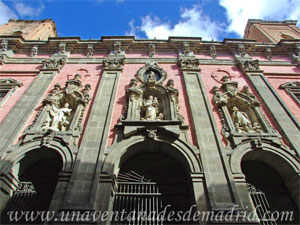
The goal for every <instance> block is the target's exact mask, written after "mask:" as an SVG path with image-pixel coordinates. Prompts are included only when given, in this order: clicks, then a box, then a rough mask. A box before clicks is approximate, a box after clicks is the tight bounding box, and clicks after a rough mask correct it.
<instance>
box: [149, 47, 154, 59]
mask: <svg viewBox="0 0 300 225" xmlns="http://www.w3.org/2000/svg"><path fill="white" fill-rule="evenodd" d="M154 55H155V44H149V57H151V58H152V57H153V56H154Z"/></svg>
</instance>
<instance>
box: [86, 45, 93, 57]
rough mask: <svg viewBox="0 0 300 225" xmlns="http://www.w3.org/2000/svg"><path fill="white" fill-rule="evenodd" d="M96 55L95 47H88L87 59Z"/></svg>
mask: <svg viewBox="0 0 300 225" xmlns="http://www.w3.org/2000/svg"><path fill="white" fill-rule="evenodd" d="M93 55H94V45H92V44H89V45H88V47H87V53H86V56H87V57H91V56H93Z"/></svg>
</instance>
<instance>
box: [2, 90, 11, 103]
mask: <svg viewBox="0 0 300 225" xmlns="http://www.w3.org/2000/svg"><path fill="white" fill-rule="evenodd" d="M8 92H9V90H0V102H1V101H2V99H4V97H5V96H6V94H7V93H8Z"/></svg>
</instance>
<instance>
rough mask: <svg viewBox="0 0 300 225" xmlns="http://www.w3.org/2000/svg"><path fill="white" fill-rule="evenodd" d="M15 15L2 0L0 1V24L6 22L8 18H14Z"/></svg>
mask: <svg viewBox="0 0 300 225" xmlns="http://www.w3.org/2000/svg"><path fill="white" fill-rule="evenodd" d="M16 18H17V15H16V14H15V13H14V12H13V11H12V10H11V9H10V8H9V7H8V6H7V5H5V4H4V3H3V2H2V1H0V25H2V24H4V23H7V22H8V20H9V19H16Z"/></svg>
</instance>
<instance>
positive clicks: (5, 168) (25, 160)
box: [0, 141, 73, 219]
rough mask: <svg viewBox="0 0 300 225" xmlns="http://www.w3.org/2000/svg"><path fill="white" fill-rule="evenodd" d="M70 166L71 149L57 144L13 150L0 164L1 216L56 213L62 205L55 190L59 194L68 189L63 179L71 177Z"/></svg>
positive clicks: (26, 146) (14, 148)
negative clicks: (53, 211)
mask: <svg viewBox="0 0 300 225" xmlns="http://www.w3.org/2000/svg"><path fill="white" fill-rule="evenodd" d="M72 165H73V155H72V153H71V149H68V147H67V146H64V145H62V144H61V143H60V142H56V141H51V144H50V143H48V144H44V145H41V142H40V141H34V142H29V143H27V144H24V145H22V146H19V145H16V146H14V147H13V148H12V150H11V151H9V152H6V154H5V155H4V156H3V158H2V159H1V163H0V169H1V179H0V182H1V198H2V200H3V201H1V211H2V212H4V213H2V215H3V216H5V212H6V211H18V210H48V209H51V210H55V208H56V207H55V205H58V204H59V202H60V201H61V199H59V198H58V194H57V192H56V191H55V190H56V187H57V186H59V189H60V191H62V189H64V187H65V186H66V185H67V182H66V181H67V179H66V175H68V174H71V173H70V172H71V169H72ZM60 177H64V179H60ZM56 195H57V196H56ZM25 202H26V204H25ZM3 219H5V218H3Z"/></svg>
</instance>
